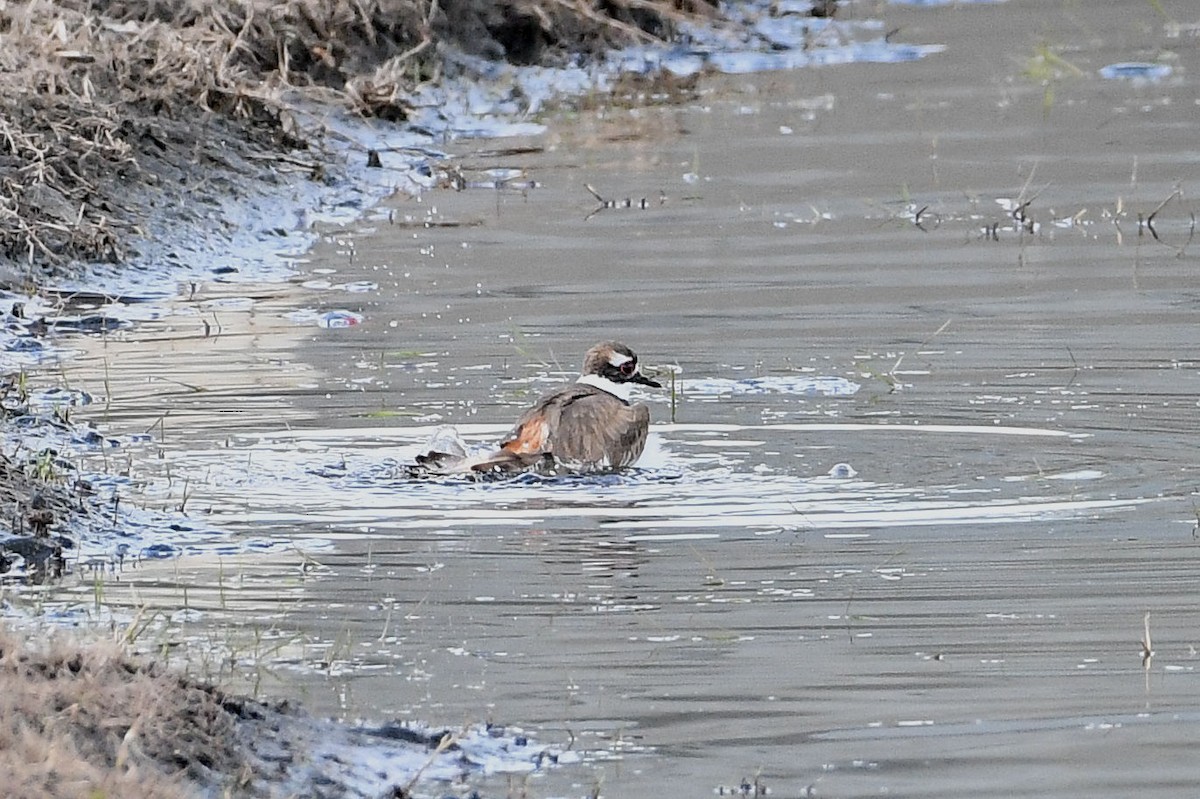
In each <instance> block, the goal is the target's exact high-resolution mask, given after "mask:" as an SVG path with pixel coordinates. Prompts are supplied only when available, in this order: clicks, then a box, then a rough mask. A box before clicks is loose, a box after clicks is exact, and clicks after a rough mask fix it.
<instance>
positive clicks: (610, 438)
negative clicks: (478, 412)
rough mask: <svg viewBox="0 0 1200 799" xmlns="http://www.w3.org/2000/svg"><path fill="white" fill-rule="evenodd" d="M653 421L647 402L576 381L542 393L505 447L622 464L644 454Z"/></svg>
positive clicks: (570, 459) (518, 451) (532, 453)
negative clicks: (624, 398) (627, 401)
mask: <svg viewBox="0 0 1200 799" xmlns="http://www.w3.org/2000/svg"><path fill="white" fill-rule="evenodd" d="M649 423H650V411H649V410H648V409H647V408H646V406H645V405H633V406H630V405H626V404H625V403H624V402H622V401H621V400H619V399H617V398H616V397H614V396H612V395H611V394H608V393H606V392H604V391H601V390H599V389H597V388H594V387H593V386H588V385H572V386H568V387H566V388H564V389H561V390H559V391H556V392H554V393H553V394H548V395H546V396H545V397H542V399H540V400H539V401H538V403H537V404H536V405H534V406H533V407H532V408H530V409H529V410H528V411H526V412H525V413H524V414H523V415H522V416H521V418H520V419H518V420H517V423H516V425H515V426H514V427H513V429H512V431H511V432H510V433H509V434H508V435H507V436H506V437H505V438H504V440H503V441H502V442H501V444H500V448H501V450H503V451H505V452H507V453H511V454H513V455H521V456H525V457H528V456H535V455H542V454H547V453H549V454H552V455H553V456H554V457H555V458H557V459H559V460H561V461H567V462H573V463H581V464H594V465H601V464H604V465H607V466H608V467H609V468H612V469H619V468H623V467H625V466H629V465H630V464H632V463H633V462H634V461H636V460H637V459H638V458H639V457H640V456H641V454H642V450H643V449H644V448H645V446H646V428H647V426H648V425H649ZM551 431H553V433H552V432H551Z"/></svg>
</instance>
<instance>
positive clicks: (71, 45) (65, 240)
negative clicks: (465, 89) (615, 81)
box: [0, 0, 713, 266]
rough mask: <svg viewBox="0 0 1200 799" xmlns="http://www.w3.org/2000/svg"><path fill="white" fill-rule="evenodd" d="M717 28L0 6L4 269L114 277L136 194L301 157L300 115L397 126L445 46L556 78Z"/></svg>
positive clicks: (411, 3)
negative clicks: (327, 109)
mask: <svg viewBox="0 0 1200 799" xmlns="http://www.w3.org/2000/svg"><path fill="white" fill-rule="evenodd" d="M711 13H713V12H712V8H711V6H710V5H709V2H708V0H605V1H604V2H584V0H498V1H496V2H493V1H492V0H282V1H281V2H270V0H216V1H215V2H201V1H200V0H117V2H102V1H101V0H58V1H57V2H52V1H51V0H24V1H22V0H8V2H0V72H3V74H4V75H5V80H4V81H3V82H2V84H0V259H6V260H8V261H10V262H17V263H23V264H29V265H39V264H40V265H42V266H46V265H61V264H63V263H66V262H69V261H71V260H83V261H110V262H120V261H122V260H124V259H125V258H126V257H127V255H128V251H127V243H128V242H129V241H130V240H131V239H136V238H137V237H138V236H139V235H142V233H143V229H142V228H141V226H140V225H141V220H140V219H139V215H144V214H145V213H147V212H148V211H150V210H152V208H153V205H154V203H153V202H152V201H151V202H149V203H147V204H143V205H136V204H131V203H129V202H128V201H127V198H128V196H129V193H130V192H131V191H133V192H141V191H144V190H149V191H150V192H151V194H153V192H154V191H155V190H156V189H157V188H161V186H162V184H163V183H164V182H172V181H177V180H181V179H183V180H186V173H188V170H189V168H190V169H191V170H192V171H193V172H194V171H195V170H197V169H203V168H204V167H205V166H206V165H207V164H210V163H215V164H222V163H225V159H224V153H225V152H226V151H228V150H234V151H237V150H238V149H239V148H240V147H241V142H243V141H252V142H255V143H256V144H257V145H258V146H262V145H268V146H270V147H272V148H275V149H286V148H300V147H304V146H306V145H307V144H308V134H307V133H306V132H305V131H304V130H302V128H301V127H300V126H299V125H297V123H296V117H295V115H294V114H292V113H291V111H292V109H293V108H295V105H296V103H297V102H300V101H304V100H309V101H311V100H313V99H322V100H325V101H330V100H334V101H338V102H343V103H345V104H347V105H349V106H350V107H352V108H354V109H356V110H357V111H359V112H360V113H362V114H364V115H370V116H377V117H382V118H385V119H388V120H400V119H403V118H404V114H405V102H404V97H405V93H406V91H408V90H409V89H411V88H412V87H413V86H414V85H416V84H418V83H420V82H423V81H428V80H436V79H437V77H438V76H439V74H440V70H441V63H442V62H441V56H440V55H439V52H440V50H441V49H442V47H443V46H449V47H454V48H458V49H461V50H464V51H467V52H469V53H473V54H476V55H482V56H486V57H490V58H506V59H508V60H510V61H513V62H516V63H553V62H555V61H559V60H561V59H563V58H565V57H566V55H567V54H569V53H576V52H582V53H588V52H597V51H599V50H601V49H603V48H606V47H609V46H612V45H619V44H623V43H628V42H631V41H635V40H643V39H649V38H656V37H668V36H669V35H670V34H671V31H672V25H673V24H674V23H675V22H676V21H678V20H679V19H682V18H685V17H688V16H694V15H698V14H711ZM213 116H216V117H219V118H220V119H221V122H220V123H219V124H218V123H214V122H212V120H211V117H213ZM214 125H216V126H215V127H214ZM180 172H183V173H185V175H184V176H183V177H182V178H181V176H180V174H179V173H180ZM175 201H176V198H172V197H167V196H164V197H163V199H162V200H161V203H162V204H169V203H172V202H175Z"/></svg>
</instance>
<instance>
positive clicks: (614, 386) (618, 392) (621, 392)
mask: <svg viewBox="0 0 1200 799" xmlns="http://www.w3.org/2000/svg"><path fill="white" fill-rule="evenodd" d="M575 382H576V383H583V384H584V385H588V386H592V387H593V388H598V389H600V390H601V391H605V392H607V393H609V394H612V395H613V396H614V397H616V398H617V399H619V400H621V401H622V402H629V397H630V396H631V395H632V393H633V390H632V389H631V388H630V387H629V385H628V384H627V383H614V382H613V381H611V380H609V379H608V378H607V377H602V376H600V375H583V376H582V377H580V378H579V379H578V380H576V381H575Z"/></svg>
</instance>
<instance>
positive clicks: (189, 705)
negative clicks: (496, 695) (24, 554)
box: [0, 628, 574, 799]
mask: <svg viewBox="0 0 1200 799" xmlns="http://www.w3.org/2000/svg"><path fill="white" fill-rule="evenodd" d="M127 632H128V633H129V634H132V630H130V631H127ZM0 712H2V713H3V716H4V718H5V719H6V720H8V721H7V722H6V724H5V726H4V729H3V730H0V772H2V773H3V774H4V775H5V788H6V792H5V795H6V796H10V797H14V799H17V798H18V797H47V796H54V797H96V796H120V797H125V798H126V799H138V797H155V798H156V799H162V798H163V797H204V796H225V797H272V796H290V797H314V798H315V797H370V798H371V799H374V798H375V797H381V796H396V797H405V796H412V795H414V792H416V793H426V792H428V790H430V789H432V788H433V787H434V786H435V785H436V786H439V788H440V790H441V791H442V792H443V794H442V795H456V794H458V793H459V792H461V793H462V794H463V795H468V794H469V795H471V796H481V795H488V792H487V788H486V787H484V786H483V785H482V783H483V782H484V779H485V777H486V776H487V775H488V774H495V773H507V774H520V775H529V774H532V773H534V772H536V771H537V770H538V769H541V768H548V767H550V766H552V765H553V764H554V763H555V762H557V761H559V760H568V759H571V758H573V757H574V755H573V754H572V753H569V752H565V751H563V750H561V749H557V748H554V747H548V746H541V745H538V744H536V743H535V742H532V741H531V740H530V739H528V738H527V737H525V736H523V735H521V734H519V733H512V732H509V731H507V730H504V729H502V728H499V727H492V726H490V725H489V726H486V727H484V726H481V727H468V728H465V729H461V730H443V729H437V730H433V729H425V728H421V727H417V726H408V725H402V724H389V725H384V726H381V727H369V728H368V727H350V726H347V725H338V724H333V723H330V722H325V721H321V720H317V719H313V718H311V717H308V716H306V715H304V714H303V713H301V712H298V711H297V710H296V709H295V708H293V707H291V706H290V705H288V704H287V703H280V704H267V703H263V702H258V701H254V700H251V699H246V698H244V697H235V696H230V695H227V694H225V693H224V692H222V691H220V690H218V689H217V688H214V687H213V686H211V685H207V684H204V683H202V682H197V681H195V680H193V679H190V678H187V677H182V676H179V675H177V674H172V673H170V672H168V671H166V670H164V669H162V668H160V667H159V666H157V665H155V664H154V663H153V662H142V661H137V660H133V659H130V658H129V657H128V656H126V655H125V654H123V648H122V647H121V646H119V645H117V644H114V643H92V644H87V645H82V646H81V645H79V644H78V643H76V642H73V641H68V640H65V639H64V640H55V641H53V642H52V643H50V644H46V643H42V644H38V645H30V644H29V643H28V642H27V641H23V640H22V639H21V638H19V637H18V636H16V635H14V634H13V633H12V632H10V631H8V630H5V629H3V628H0ZM480 788H483V791H484V792H483V793H482V794H481V793H480V790H479V789H480ZM447 790H448V791H450V793H444V792H445V791H447Z"/></svg>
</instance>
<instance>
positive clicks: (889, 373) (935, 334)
mask: <svg viewBox="0 0 1200 799" xmlns="http://www.w3.org/2000/svg"><path fill="white" fill-rule="evenodd" d="M953 321H954V320H953V319H947V320H946V321H945V322H943V323H942V326H941V327H939V328H938V329H937V330H935V331H933V333H932V335H930V336H929V338H927V339H925V340H924V341H922V342H921V343H920V344H918V345H917V349H916V351H917V352H920V351H921V350H923V349H925V346H926V345H927V344H929V342H931V341H933V340H934V339H935V338H937V337H938V336H939V335H941V334H942V333H943V332H945V330H946V328H948V327H950V323H951V322H953ZM906 354H907V353H901V355H900V357H899V358H897V359H896V362H895V363H894V364H892V368H891V369H889V370H888V371H887V376H888V377H889V378H892V380H893V381H895V378H896V370H897V369H899V368H900V364H901V363H903V362H904V356H905V355H906ZM893 385H896V383H895V382H893Z"/></svg>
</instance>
